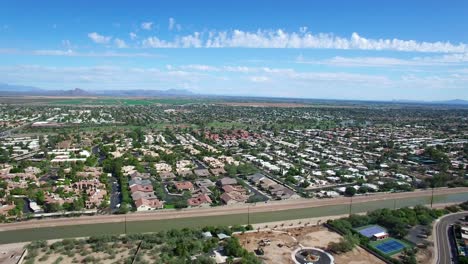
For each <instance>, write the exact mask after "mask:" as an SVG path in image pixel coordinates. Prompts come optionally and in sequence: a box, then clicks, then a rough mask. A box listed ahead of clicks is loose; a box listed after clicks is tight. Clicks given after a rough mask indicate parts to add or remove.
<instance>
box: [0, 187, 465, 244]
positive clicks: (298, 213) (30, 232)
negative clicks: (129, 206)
mask: <svg viewBox="0 0 468 264" xmlns="http://www.w3.org/2000/svg"><path fill="white" fill-rule="evenodd" d="M467 200H468V193H458V194H449V195H438V196H434V203H453V202H464V201H467ZM429 203H430V197H417V198H408V199H389V200H385V201H373V202H366V203H359V204H353V206H352V207H351V210H352V212H353V213H360V212H367V211H373V210H376V209H379V208H394V207H396V208H399V207H405V206H415V205H419V204H429ZM349 210H350V205H349V204H342V205H331V206H322V207H315V208H308V209H293V210H284V211H273V212H264V213H251V214H250V223H252V224H254V223H264V222H274V221H283V220H293V219H301V218H310V217H321V216H330V215H340V214H347V213H349ZM248 218H249V216H248V215H247V213H245V214H235V215H221V216H204V217H191V218H178V219H169V220H150V221H138V222H127V224H126V227H125V223H123V222H122V223H106V224H89V225H76V226H60V227H45V228H35V229H23V230H14V231H4V232H0V244H5V243H15V242H24V241H32V240H42V239H56V238H71V237H84V236H93V235H103V234H123V233H125V229H126V231H127V233H142V232H157V231H161V230H167V229H171V228H183V227H203V226H210V225H214V226H216V225H235V224H247V222H248Z"/></svg>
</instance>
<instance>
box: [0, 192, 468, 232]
mask: <svg viewBox="0 0 468 264" xmlns="http://www.w3.org/2000/svg"><path fill="white" fill-rule="evenodd" d="M463 192H468V188H451V189H449V188H440V189H437V190H435V191H434V194H435V195H443V194H450V193H463ZM430 195H431V190H419V191H414V192H406V193H378V194H375V195H368V196H356V197H354V198H353V204H356V203H363V202H371V201H382V200H386V199H404V198H411V197H425V196H426V197H427V196H430ZM349 201H350V199H349V198H347V197H340V198H333V199H320V200H319V199H296V200H286V201H270V202H268V203H258V204H255V205H253V206H251V205H247V204H242V205H235V206H220V207H211V208H191V209H184V210H164V211H156V212H148V213H131V214H127V215H96V216H81V217H77V218H73V219H70V218H58V219H42V220H30V221H25V222H17V223H9V224H1V225H0V231H6V230H18V229H28V228H38V227H54V226H66V225H78V224H79V225H83V224H97V223H112V222H123V221H145V220H162V219H174V218H188V217H197V216H217V215H230V214H245V213H247V210H250V213H260V212H272V211H281V210H288V209H302V208H313V207H320V206H327V205H340V204H348V203H349ZM249 207H250V209H248V208H249Z"/></svg>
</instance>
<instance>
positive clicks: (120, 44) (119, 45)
mask: <svg viewBox="0 0 468 264" xmlns="http://www.w3.org/2000/svg"><path fill="white" fill-rule="evenodd" d="M114 43H115V45H116V46H117V48H119V49H124V48H128V45H127V43H125V41H124V40H122V39H119V38H116V39H115V40H114Z"/></svg>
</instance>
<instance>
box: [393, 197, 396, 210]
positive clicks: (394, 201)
mask: <svg viewBox="0 0 468 264" xmlns="http://www.w3.org/2000/svg"><path fill="white" fill-rule="evenodd" d="M393 210H396V199H395V200H393Z"/></svg>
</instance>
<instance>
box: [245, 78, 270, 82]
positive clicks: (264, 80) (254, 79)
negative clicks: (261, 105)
mask: <svg viewBox="0 0 468 264" xmlns="http://www.w3.org/2000/svg"><path fill="white" fill-rule="evenodd" d="M249 80H250V81H251V82H256V83H262V82H268V81H270V78H268V77H266V76H251V77H249Z"/></svg>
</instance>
